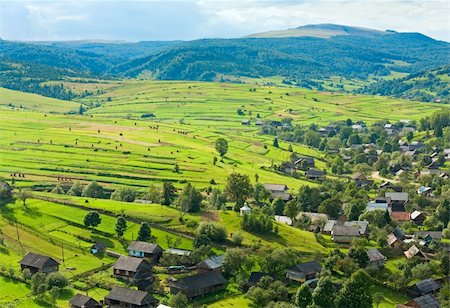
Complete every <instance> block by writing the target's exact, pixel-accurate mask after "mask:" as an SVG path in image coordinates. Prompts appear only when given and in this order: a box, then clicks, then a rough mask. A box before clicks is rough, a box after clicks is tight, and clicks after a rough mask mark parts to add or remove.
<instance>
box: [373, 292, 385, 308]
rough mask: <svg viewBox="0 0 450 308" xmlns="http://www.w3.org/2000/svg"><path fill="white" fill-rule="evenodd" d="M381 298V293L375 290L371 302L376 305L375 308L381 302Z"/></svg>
mask: <svg viewBox="0 0 450 308" xmlns="http://www.w3.org/2000/svg"><path fill="white" fill-rule="evenodd" d="M383 298H384V296H383V293H380V292H376V293H375V294H374V295H373V302H374V303H375V305H376V306H377V308H378V306H379V305H380V303H381V301H382V300H383Z"/></svg>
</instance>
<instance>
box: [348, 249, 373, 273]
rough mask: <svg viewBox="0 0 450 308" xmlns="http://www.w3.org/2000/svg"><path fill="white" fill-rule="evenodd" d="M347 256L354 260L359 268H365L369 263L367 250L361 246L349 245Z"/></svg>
mask: <svg viewBox="0 0 450 308" xmlns="http://www.w3.org/2000/svg"><path fill="white" fill-rule="evenodd" d="M348 256H349V257H350V258H352V259H353V260H355V261H356V262H357V263H358V265H359V267H360V268H365V267H366V266H367V264H368V263H369V257H368V256H367V251H366V250H365V249H364V248H363V247H356V248H355V247H351V248H350V249H349V251H348Z"/></svg>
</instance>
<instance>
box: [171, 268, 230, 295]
mask: <svg viewBox="0 0 450 308" xmlns="http://www.w3.org/2000/svg"><path fill="white" fill-rule="evenodd" d="M226 283H227V280H226V279H225V278H224V277H223V276H222V274H221V273H219V272H215V271H209V272H206V273H201V274H196V275H193V276H188V277H184V278H181V279H178V280H176V281H174V282H172V283H170V293H171V294H177V293H178V292H181V293H183V294H184V295H186V297H187V298H194V297H199V296H204V295H207V294H211V293H214V292H217V291H220V290H223V289H224V288H225V284H226Z"/></svg>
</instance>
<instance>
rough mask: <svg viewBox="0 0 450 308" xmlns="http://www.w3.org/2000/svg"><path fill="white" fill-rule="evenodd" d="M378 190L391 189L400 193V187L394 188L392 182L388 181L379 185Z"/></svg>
mask: <svg viewBox="0 0 450 308" xmlns="http://www.w3.org/2000/svg"><path fill="white" fill-rule="evenodd" d="M380 188H385V189H392V190H393V191H394V192H402V188H401V187H400V186H395V185H394V184H392V182H388V181H385V182H383V183H381V185H380ZM389 200H390V198H389Z"/></svg>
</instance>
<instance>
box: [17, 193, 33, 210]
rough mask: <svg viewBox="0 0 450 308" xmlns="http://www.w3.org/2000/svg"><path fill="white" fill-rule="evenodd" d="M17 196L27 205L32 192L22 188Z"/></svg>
mask: <svg viewBox="0 0 450 308" xmlns="http://www.w3.org/2000/svg"><path fill="white" fill-rule="evenodd" d="M17 198H19V199H20V200H22V203H23V205H24V206H26V205H27V199H28V198H31V193H30V192H29V191H27V190H24V189H21V190H19V192H18V193H17Z"/></svg>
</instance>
